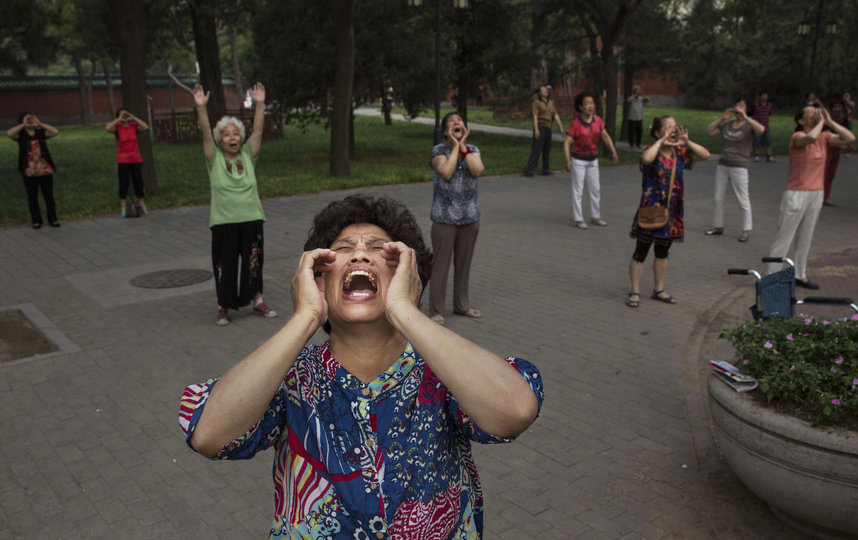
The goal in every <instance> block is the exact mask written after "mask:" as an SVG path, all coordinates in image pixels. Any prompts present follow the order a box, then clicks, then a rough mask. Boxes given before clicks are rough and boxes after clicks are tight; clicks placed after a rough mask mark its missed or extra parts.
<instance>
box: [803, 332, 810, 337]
mask: <svg viewBox="0 0 858 540" xmlns="http://www.w3.org/2000/svg"><path fill="white" fill-rule="evenodd" d="M802 335H803V336H804V337H810V334H808V333H807V332H805V333H804V334H802Z"/></svg>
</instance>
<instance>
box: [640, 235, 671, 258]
mask: <svg viewBox="0 0 858 540" xmlns="http://www.w3.org/2000/svg"><path fill="white" fill-rule="evenodd" d="M672 243H673V242H672V241H670V240H668V241H667V242H666V243H658V244H656V245H655V258H656V259H666V258H667V252H668V251H669V250H670V245H671V244H672ZM652 244H653V243H652V241H650V242H645V241H644V240H641V239H640V238H638V240H637V243H636V244H635V252H634V253H632V259H634V260H635V261H636V262H639V263H642V262H644V261H645V260H646V256H647V254H648V253H649V248H650V247H652Z"/></svg>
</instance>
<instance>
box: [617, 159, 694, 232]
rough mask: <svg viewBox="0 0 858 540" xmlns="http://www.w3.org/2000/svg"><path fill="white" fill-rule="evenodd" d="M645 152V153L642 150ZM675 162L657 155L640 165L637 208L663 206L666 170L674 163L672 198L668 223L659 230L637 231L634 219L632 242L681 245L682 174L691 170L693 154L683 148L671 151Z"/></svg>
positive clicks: (683, 183) (666, 179) (667, 171)
mask: <svg viewBox="0 0 858 540" xmlns="http://www.w3.org/2000/svg"><path fill="white" fill-rule="evenodd" d="M647 148H648V147H647ZM644 151H646V149H644ZM674 152H675V153H674V155H675V158H668V157H664V156H663V155H661V153H659V154H657V156H656V158H655V161H653V162H652V163H650V164H649V165H644V164H641V172H642V173H643V175H642V178H641V200H640V205H639V208H643V207H647V206H656V205H658V206H664V199H665V196H666V195H667V189H668V188H669V187H670V170H671V169H672V168H673V165H674V161H675V162H676V178H675V179H674V181H673V195H672V196H671V197H670V219H669V220H668V222H667V225H665V226H664V227H662V228H661V229H650V230H647V229H641V228H640V227H638V215H637V212H635V218H634V220H633V221H632V231H631V235H632V237H633V238H640V239H642V240H648V241H651V240H656V241H659V240H660V241H668V240H671V241H677V240H678V241H681V240H682V238H683V236H684V235H685V203H684V198H685V182H684V176H685V174H684V173H685V170H686V169H688V168H690V167H691V163H692V160H693V159H694V154H693V153H692V152H691V149H690V148H688V147H687V146H676V147H674Z"/></svg>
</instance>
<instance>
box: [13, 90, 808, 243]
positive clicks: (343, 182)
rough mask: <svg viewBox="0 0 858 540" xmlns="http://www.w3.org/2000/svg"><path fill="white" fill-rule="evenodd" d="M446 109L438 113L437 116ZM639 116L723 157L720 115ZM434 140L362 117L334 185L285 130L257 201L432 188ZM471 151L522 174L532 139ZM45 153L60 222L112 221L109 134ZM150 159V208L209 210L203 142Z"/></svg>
mask: <svg viewBox="0 0 858 540" xmlns="http://www.w3.org/2000/svg"><path fill="white" fill-rule="evenodd" d="M450 110H452V109H445V110H443V111H442V114H446V112H449V111H450ZM644 111H645V115H646V116H645V120H644V122H645V125H646V124H647V123H648V122H649V121H650V120H651V119H652V117H653V116H655V115H661V114H673V115H674V116H675V117H676V118H677V120H678V122H679V123H680V124H682V125H685V126H687V127H688V128H689V131H690V133H691V135H692V139H693V140H695V141H696V142H699V143H701V144H703V145H704V146H706V147H707V148H708V149H709V150H710V151H712V152H720V150H721V139H720V137H709V136H707V135H706V134H705V133H704V128H705V127H706V125H707V124H708V123H709V122H711V121H712V120H713V119H715V118H717V117H718V112H716V111H696V110H686V109H672V108H671V109H668V108H663V107H647V108H645V109H644ZM400 112H401V111H400ZM425 116H428V117H434V115H433V113H432V111H427V112H426V113H425ZM468 116H469V121H470V122H472V123H482V124H493V125H501V126H507V127H518V128H522V129H530V128H531V127H532V123H529V122H527V121H517V122H502V121H495V120H492V118H491V111H490V110H489V109H488V108H480V109H478V108H471V109H469V112H468ZM564 121H568V120H567V119H564ZM792 125H793V122H792V118H790V117H787V116H783V115H775V116H772V139H773V145H774V151H775V153H776V154H784V153H785V152H786V148H787V143H788V141H789V136H790V134H791V133H792ZM432 132H433V127H432V126H425V125H419V124H414V123H408V122H394V123H393V125H390V126H386V125H384V122H383V120H382V118H381V116H378V117H361V116H359V117H357V118H355V139H356V145H357V157H356V159H355V160H354V161H353V162H352V165H351V176H350V177H348V178H332V177H330V176H329V175H328V144H329V140H330V133H329V132H328V131H327V130H325V129H324V128H323V127H322V126H318V125H316V126H311V127H310V128H309V129H308V130H307V131H306V132H302V131H301V130H299V129H297V128H295V127H291V126H287V127H286V129H285V130H284V137H283V139H278V140H267V141H264V142H263V145H262V151H261V153H260V156H259V162H258V164H257V178H258V181H259V192H260V195H261V196H262V197H263V198H265V197H277V196H283V195H293V194H297V193H311V192H318V191H326V190H333V189H346V188H357V187H363V186H374V185H385V184H402V183H410V182H428V181H431V179H432V171H431V169H430V167H429V156H430V150H431V147H432V134H433V133H432ZM644 138H645V140H646V139H648V135H647V134H645V135H644ZM469 142H471V143H473V144H475V145H477V146H478V147H479V148H480V151H481V153H482V154H483V162H484V163H485V165H486V171H485V173H484V174H485V175H503V174H521V173H522V172H524V168H525V166H526V162H527V157H528V155H529V153H530V140H529V139H527V138H522V137H509V136H504V135H493V134H488V133H479V132H475V133H473V134H472V135H471V137H470V139H469ZM48 145H49V147H50V149H51V154H52V155H53V158H54V162H55V163H56V166H57V173H56V174H55V175H54V196H55V198H56V201H57V211H58V213H59V217H60V220H67V219H73V218H81V217H88V216H96V215H103V214H112V213H118V212H119V201H118V200H117V199H118V187H117V180H116V173H115V162H114V160H115V155H116V142H115V140H114V138H113V137H112V136H111V135H109V134H108V133H106V132H105V131H104V130H103V129H101V128H100V127H98V128H95V129H91V130H90V129H86V128H83V127H60V134H59V135H58V136H57V137H55V138H53V139H50V140H49V142H48ZM626 147H627V145H626V144H625V143H620V144H619V145H618V150H619V154H620V164H623V165H630V164H635V163H637V161H638V154H637V153H636V152H629V151H626ZM154 154H155V169H156V173H157V177H158V193H157V195H156V194H149V196H147V197H146V202H147V205H148V206H149V208H150V209H159V208H172V207H179V206H189V205H203V204H208V202H209V185H208V177H207V174H206V167H205V161H204V158H203V151H202V144H201V143H196V144H181V145H174V144H170V143H165V142H158V143H156V144H155V148H154ZM17 160H18V146H17V144H16V143H15V142H14V141H11V140H9V139H5V142H2V143H0V164H2V166H0V226H4V225H20V224H27V223H29V221H30V218H29V213H28V211H27V201H26V195H25V192H24V186H23V185H22V184H23V182H22V180H21V177H20V176H19V175H18V172H17ZM600 163H601V165H602V166H611V165H612V164H611V162H610V160H607V159H604V158H601V159H600ZM551 167H552V169H554V170H555V171H561V170H563V169H564V167H565V163H564V158H563V151H562V147H561V146H560V145H559V144H556V143H555V145H554V147H553V151H552V153H551ZM132 193H133V190H132ZM131 198H132V199H133V197H131ZM43 211H44V206H43Z"/></svg>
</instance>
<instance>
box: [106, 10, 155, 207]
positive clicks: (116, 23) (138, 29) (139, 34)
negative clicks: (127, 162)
mask: <svg viewBox="0 0 858 540" xmlns="http://www.w3.org/2000/svg"><path fill="white" fill-rule="evenodd" d="M108 4H109V6H110V19H111V22H112V25H111V26H112V27H113V28H114V31H115V32H116V43H117V44H118V45H119V71H120V74H121V77H122V105H123V106H124V107H126V108H127V109H128V110H130V111H131V112H133V113H134V114H136V115H138V116H139V115H141V114H143V115H145V114H146V111H148V110H149V109H148V107H149V104H148V101H147V99H146V14H145V12H144V11H143V0H125V1H124V2H122V3H121V5H120V3H119V2H109V3H108ZM137 142H138V144H139V147H140V155H141V156H143V164H144V166H143V184H144V186H145V189H146V194H147V195H157V194H158V180H157V178H156V177H155V157H154V156H153V154H152V139H151V138H150V137H148V136H143V137H140V138H139V139H137Z"/></svg>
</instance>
